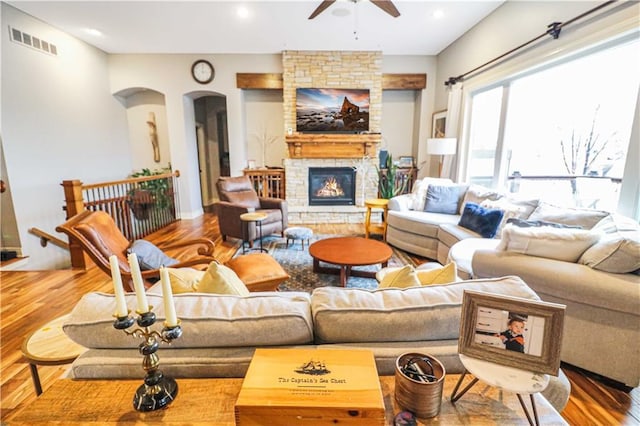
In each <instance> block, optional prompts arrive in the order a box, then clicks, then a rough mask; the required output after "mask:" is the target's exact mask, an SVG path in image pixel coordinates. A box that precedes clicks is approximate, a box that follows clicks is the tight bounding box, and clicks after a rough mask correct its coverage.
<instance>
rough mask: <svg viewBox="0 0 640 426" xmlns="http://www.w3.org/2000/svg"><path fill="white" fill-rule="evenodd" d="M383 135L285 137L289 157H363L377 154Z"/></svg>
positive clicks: (304, 135) (307, 135)
mask: <svg viewBox="0 0 640 426" xmlns="http://www.w3.org/2000/svg"><path fill="white" fill-rule="evenodd" d="M381 139H382V138H381V135H380V134H379V133H378V134H363V135H341V134H337V135H335V134H324V133H323V134H295V135H288V136H286V137H285V140H286V142H287V145H288V147H289V158H362V157H365V156H369V157H374V156H376V155H377V152H376V150H377V144H379V143H380V141H381Z"/></svg>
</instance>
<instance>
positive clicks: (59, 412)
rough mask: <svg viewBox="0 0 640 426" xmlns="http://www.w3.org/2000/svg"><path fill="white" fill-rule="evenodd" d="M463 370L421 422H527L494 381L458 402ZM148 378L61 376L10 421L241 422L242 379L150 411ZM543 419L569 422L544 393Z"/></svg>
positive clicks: (185, 387)
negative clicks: (140, 393)
mask: <svg viewBox="0 0 640 426" xmlns="http://www.w3.org/2000/svg"><path fill="white" fill-rule="evenodd" d="M459 377H460V375H459V374H450V375H447V377H446V380H445V385H444V392H443V399H442V409H441V411H440V414H439V415H438V416H437V417H435V418H433V419H427V420H425V421H424V422H419V424H421V425H423V424H428V423H431V422H436V423H437V424H444V425H469V424H487V423H490V424H509V425H526V424H528V422H527V419H526V417H525V416H524V414H523V413H522V408H521V407H520V403H519V401H518V399H517V398H516V395H514V394H513V393H510V392H506V393H503V392H501V391H499V390H498V389H496V388H493V387H490V386H479V385H476V386H474V387H473V388H472V389H471V390H469V391H468V392H467V393H466V395H465V396H464V398H463V399H462V400H460V401H458V402H457V403H456V404H455V405H453V404H451V402H450V398H449V395H451V391H452V390H453V387H454V386H455V384H456V382H457V381H458V379H459ZM141 382H142V380H69V379H61V380H58V381H56V382H55V383H54V384H53V385H52V386H51V387H50V388H49V389H47V390H46V391H45V392H44V393H43V394H42V396H40V397H39V398H38V399H37V400H36V401H35V402H34V403H33V404H31V405H29V406H27V407H25V408H24V409H22V410H19V411H18V412H17V413H16V414H15V415H12V416H10V418H9V419H7V421H6V425H9V426H12V425H20V426H22V425H25V426H26V425H33V424H39V425H47V424H48V425H54V424H55V425H60V424H64V425H80V424H87V423H90V424H91V425H93V426H99V425H122V424H150V423H158V424H168V425H172V424H174V425H177V424H189V425H218V426H235V414H234V405H235V402H236V399H237V398H238V394H239V393H240V387H241V386H242V379H178V380H177V382H178V386H179V391H178V396H177V398H176V400H175V401H173V403H171V404H170V405H169V406H168V408H166V409H164V410H158V411H149V412H146V413H142V412H138V411H136V410H134V408H133V403H132V400H133V394H134V393H135V390H136V389H137V388H138V386H140V383H141ZM394 383H395V378H394V377H393V376H384V377H380V385H381V388H382V394H383V397H384V402H385V417H386V420H387V424H390V425H391V424H393V417H394V416H395V414H397V413H398V412H400V411H401V409H400V407H398V406H397V404H396V403H395V399H394V396H393V395H394V394H393V392H394ZM536 399H537V409H538V416H539V418H540V422H541V424H553V425H566V424H567V422H566V421H565V420H564V419H563V418H562V417H561V416H560V415H559V414H558V412H557V411H556V410H554V408H553V407H552V406H551V404H549V402H548V401H547V400H546V399H544V397H542V396H541V395H536Z"/></svg>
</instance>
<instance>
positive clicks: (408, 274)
mask: <svg viewBox="0 0 640 426" xmlns="http://www.w3.org/2000/svg"><path fill="white" fill-rule="evenodd" d="M416 285H420V281H419V280H418V275H417V274H416V271H415V269H414V268H413V266H412V265H404V266H403V267H401V268H400V269H398V270H396V271H392V272H390V273H388V274H386V275H385V276H384V278H383V279H382V281H380V284H378V288H389V287H395V288H407V287H413V286H416Z"/></svg>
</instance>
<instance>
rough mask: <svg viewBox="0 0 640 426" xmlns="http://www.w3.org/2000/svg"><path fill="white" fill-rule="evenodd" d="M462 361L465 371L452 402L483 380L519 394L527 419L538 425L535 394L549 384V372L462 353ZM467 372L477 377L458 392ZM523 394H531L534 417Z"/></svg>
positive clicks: (452, 393)
mask: <svg viewBox="0 0 640 426" xmlns="http://www.w3.org/2000/svg"><path fill="white" fill-rule="evenodd" d="M460 361H461V362H462V365H464V368H465V372H464V373H462V375H461V376H460V379H459V380H458V383H457V384H456V387H455V388H454V389H453V392H451V402H452V403H455V402H456V401H458V400H459V399H460V398H461V397H462V396H463V395H464V394H465V393H466V392H467V391H468V390H469V389H471V388H472V387H473V385H475V384H476V382H478V380H482V381H483V382H485V383H487V384H488V385H491V386H493V387H496V388H498V389H502V390H506V391H510V392H514V393H515V394H516V395H517V396H518V400H519V401H520V405H521V406H522V409H523V410H524V414H525V415H526V416H527V420H528V421H529V424H530V425H532V426H533V425H534V424H535V425H536V426H538V425H539V424H540V420H539V417H538V410H537V408H536V402H535V399H534V398H533V395H534V394H536V393H538V392H542V391H543V390H545V389H546V387H547V386H548V385H549V376H548V375H547V374H538V373H533V372H530V371H525V370H519V369H517V368H513V367H507V366H503V365H498V364H495V363H493V362H489V361H484V360H480V359H477V358H471V357H468V356H466V355H462V354H460ZM467 372H470V373H471V374H473V375H474V376H475V377H474V379H473V380H472V381H471V382H469V384H468V385H467V386H466V387H465V388H464V389H462V390H461V391H460V392H459V393H458V388H459V387H460V384H461V383H462V381H463V380H464V376H465V374H466V373H467ZM522 394H525V395H527V394H528V395H529V398H530V400H531V409H532V411H533V419H532V418H531V415H530V414H529V410H528V409H527V406H526V405H525V403H524V399H523V398H522Z"/></svg>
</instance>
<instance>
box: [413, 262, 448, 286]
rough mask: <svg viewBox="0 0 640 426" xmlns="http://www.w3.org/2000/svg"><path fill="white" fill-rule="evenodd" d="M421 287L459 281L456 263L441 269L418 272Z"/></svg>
mask: <svg viewBox="0 0 640 426" xmlns="http://www.w3.org/2000/svg"><path fill="white" fill-rule="evenodd" d="M416 274H417V275H418V281H420V284H421V285H431V284H449V283H453V282H456V281H458V274H457V268H456V264H455V262H449V263H447V264H446V265H444V266H441V267H439V268H434V269H429V270H416Z"/></svg>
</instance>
